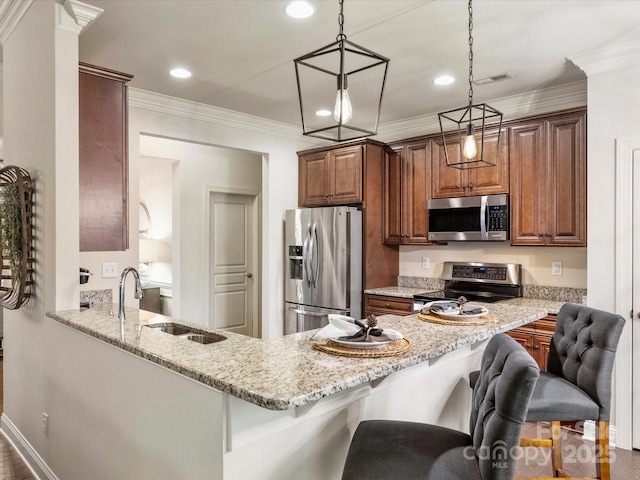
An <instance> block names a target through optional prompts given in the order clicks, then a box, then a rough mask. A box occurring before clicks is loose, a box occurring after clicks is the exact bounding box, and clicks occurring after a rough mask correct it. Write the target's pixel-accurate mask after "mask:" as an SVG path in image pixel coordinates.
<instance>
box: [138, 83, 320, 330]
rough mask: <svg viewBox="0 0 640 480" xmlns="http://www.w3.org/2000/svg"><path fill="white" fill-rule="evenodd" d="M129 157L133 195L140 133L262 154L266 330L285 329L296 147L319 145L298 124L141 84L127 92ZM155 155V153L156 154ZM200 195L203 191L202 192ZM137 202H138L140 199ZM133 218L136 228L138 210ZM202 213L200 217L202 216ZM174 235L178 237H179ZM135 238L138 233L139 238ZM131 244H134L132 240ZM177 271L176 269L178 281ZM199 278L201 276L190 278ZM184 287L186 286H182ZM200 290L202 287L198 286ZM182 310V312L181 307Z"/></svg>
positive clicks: (139, 151)
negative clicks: (287, 219) (287, 220)
mask: <svg viewBox="0 0 640 480" xmlns="http://www.w3.org/2000/svg"><path fill="white" fill-rule="evenodd" d="M129 105H130V108H129V159H130V182H131V185H132V187H131V192H130V193H131V198H137V195H138V191H137V189H136V191H135V192H134V191H133V187H134V185H137V184H138V183H139V167H138V161H137V159H138V158H139V157H140V155H141V154H147V152H145V153H141V152H142V150H141V144H140V138H141V135H142V136H144V138H146V137H147V136H156V137H164V138H169V139H174V140H181V141H184V142H188V143H196V144H197V143H200V144H204V145H209V146H217V147H224V148H229V149H238V150H244V151H247V152H253V153H254V154H257V155H260V157H261V159H262V179H261V191H262V218H263V223H262V232H261V235H262V252H261V257H262V258H261V261H262V265H261V275H262V292H261V299H262V319H261V324H262V336H263V337H265V338H268V337H276V336H279V335H282V333H283V315H284V312H283V282H284V280H283V264H284V249H283V230H284V228H283V220H284V211H285V210H287V209H290V208H295V207H297V205H298V168H297V165H298V164H297V162H298V157H297V155H296V152H297V151H299V150H304V149H306V148H311V147H313V146H317V143H316V142H315V141H312V139H308V138H306V137H303V136H302V135H301V131H300V129H298V128H293V127H291V126H290V125H284V124H278V123H275V122H271V121H266V120H262V119H258V118H251V117H248V116H246V115H240V114H237V113H234V112H230V111H228V110H223V109H219V108H214V107H208V106H205V105H200V104H196V103H193V102H187V101H183V100H180V99H176V98H172V97H165V96H162V95H157V94H153V93H150V92H145V91H141V90H135V89H131V90H130V92H129ZM154 156H156V155H154ZM199 195H200V194H199ZM136 208H137V204H136ZM132 214H133V215H135V217H132V218H131V222H132V223H135V225H136V228H137V222H138V220H137V218H138V212H137V210H136V212H135V213H133V212H132ZM201 219H202V217H198V220H199V221H201ZM175 240H176V239H175V238H174V242H175ZM136 242H137V239H136ZM131 243H132V245H133V242H131ZM132 248H133V246H132ZM175 280H176V272H174V282H175ZM192 280H193V281H194V282H200V281H201V280H202V279H201V278H198V279H195V278H194V279H192ZM181 290H182V291H185V289H184V288H181ZM198 291H200V292H201V291H202V288H201V287H200V288H198ZM180 316H182V317H183V316H184V312H181V314H180Z"/></svg>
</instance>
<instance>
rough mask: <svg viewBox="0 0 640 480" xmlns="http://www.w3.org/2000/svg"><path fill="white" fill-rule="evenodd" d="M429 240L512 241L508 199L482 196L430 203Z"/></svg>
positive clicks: (507, 197) (498, 196) (436, 200)
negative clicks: (510, 238) (510, 239)
mask: <svg viewBox="0 0 640 480" xmlns="http://www.w3.org/2000/svg"><path fill="white" fill-rule="evenodd" d="M429 240H432V241H434V242H450V241H459V242H465V241H466V242H503V241H505V240H509V196H508V195H481V196H480V195H479V196H475V197H457V198H438V199H434V200H429Z"/></svg>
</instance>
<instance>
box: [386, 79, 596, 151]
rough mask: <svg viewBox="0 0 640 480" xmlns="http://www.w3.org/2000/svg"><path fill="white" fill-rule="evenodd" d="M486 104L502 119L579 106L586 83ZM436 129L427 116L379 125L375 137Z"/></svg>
mask: <svg viewBox="0 0 640 480" xmlns="http://www.w3.org/2000/svg"><path fill="white" fill-rule="evenodd" d="M488 103H490V104H491V106H492V107H493V108H495V109H497V110H499V111H500V112H502V114H503V115H504V120H509V119H514V118H521V117H527V116H531V115H538V114H541V113H547V112H552V111H554V110H563V109H565V108H573V107H580V106H584V105H586V104H587V81H586V80H581V81H579V82H574V83H569V84H567V85H560V86H557V87H549V88H544V89H539V90H533V91H531V92H527V93H525V94H520V95H512V96H509V97H503V98H499V99H495V100H490V101H489V102H488ZM439 130H440V123H439V122H438V114H437V113H429V114H427V115H421V116H418V117H412V118H408V119H405V120H399V121H397V122H388V123H385V124H382V125H380V128H379V129H378V135H376V137H374V138H375V139H376V140H379V141H381V142H391V141H395V140H401V139H403V138H412V137H419V136H421V135H428V134H431V133H436V132H438V131H439Z"/></svg>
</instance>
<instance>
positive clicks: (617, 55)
mask: <svg viewBox="0 0 640 480" xmlns="http://www.w3.org/2000/svg"><path fill="white" fill-rule="evenodd" d="M569 60H571V61H572V62H573V63H574V64H575V65H576V66H577V67H578V68H580V69H581V70H582V71H583V72H585V73H586V74H587V76H589V75H594V74H597V73H603V72H609V71H611V70H619V69H621V68H626V67H634V66H636V65H640V42H638V41H633V42H627V43H621V44H618V45H613V46H611V47H606V48H602V49H600V50H594V51H593V52H588V53H582V54H579V55H573V56H571V57H569Z"/></svg>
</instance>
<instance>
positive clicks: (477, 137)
mask: <svg viewBox="0 0 640 480" xmlns="http://www.w3.org/2000/svg"><path fill="white" fill-rule="evenodd" d="M438 121H439V122H440V132H441V134H442V144H443V146H444V153H445V158H446V161H447V166H448V167H453V168H457V169H460V170H468V169H471V168H482V167H495V166H496V165H497V162H498V159H497V157H498V155H499V152H500V137H501V132H502V113H501V112H499V111H498V110H496V109H495V108H493V107H491V106H489V105H487V104H486V103H480V104H476V105H469V106H467V107H462V108H456V109H455V110H449V111H447V112H442V113H439V114H438ZM487 128H490V129H491V131H492V132H493V131H496V132H497V139H496V143H495V146H493V145H492V148H490V149H489V148H485V145H486V142H485V135H486V133H487ZM469 134H471V135H473V140H472V142H473V146H472V151H471V152H469V151H468V150H467V151H465V148H466V147H468V145H465V143H466V142H465V141H466V140H467V137H468V136H469ZM473 147H475V154H473V153H474V151H473Z"/></svg>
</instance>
